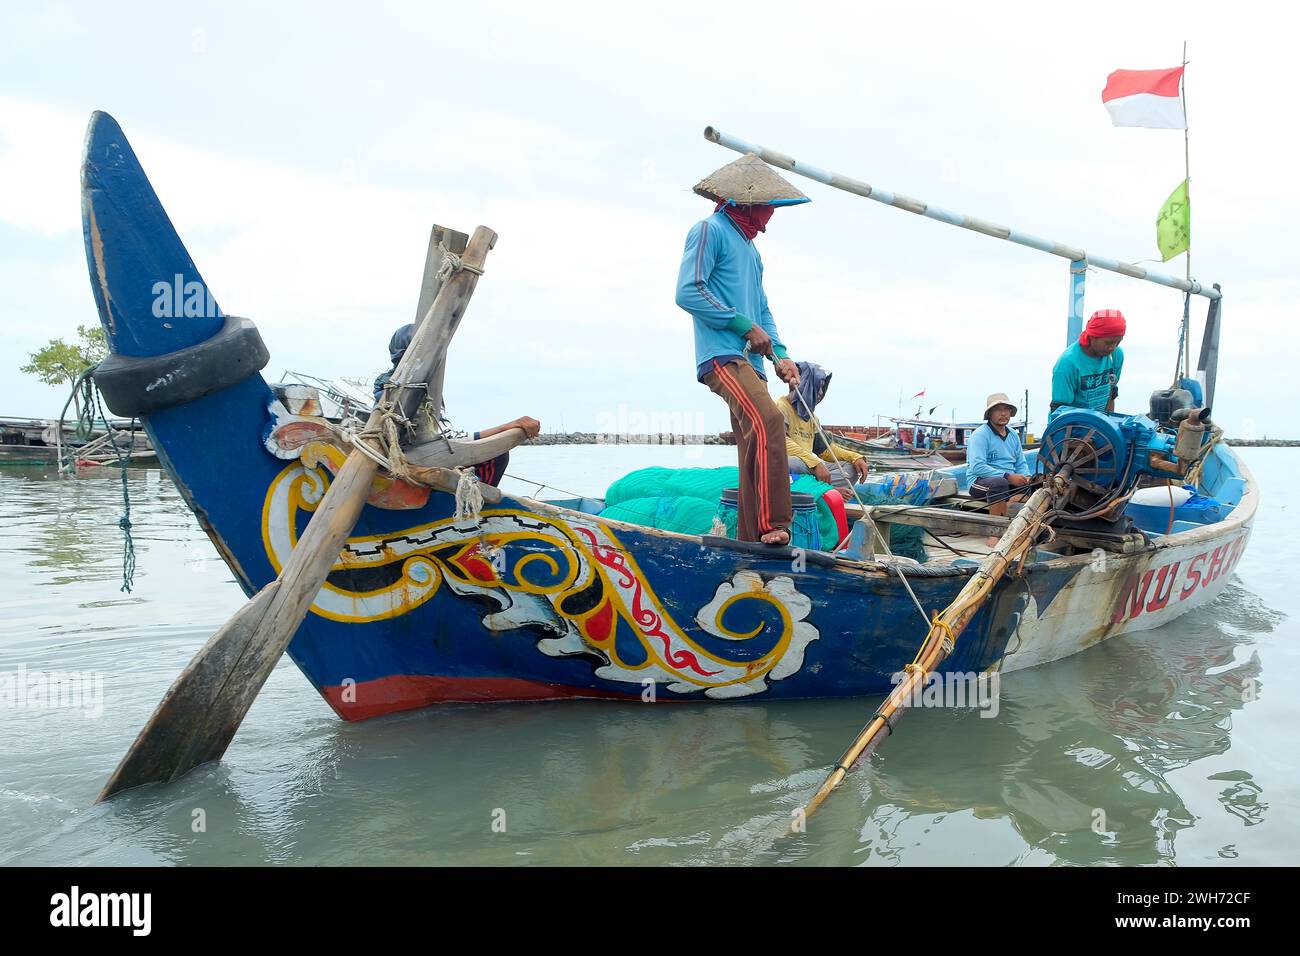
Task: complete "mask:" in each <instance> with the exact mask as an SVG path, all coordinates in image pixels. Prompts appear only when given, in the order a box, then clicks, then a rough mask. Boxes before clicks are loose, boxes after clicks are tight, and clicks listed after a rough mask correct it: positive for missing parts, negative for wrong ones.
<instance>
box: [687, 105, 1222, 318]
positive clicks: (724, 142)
mask: <svg viewBox="0 0 1300 956" xmlns="http://www.w3.org/2000/svg"><path fill="white" fill-rule="evenodd" d="M704 138H705V139H707V140H709V141H710V142H712V143H717V144H718V145H719V146H725V147H727V149H733V150H735V151H736V152H738V153H756V154H757V155H758V157H759V158H760V159H762V160H763V162H765V163H767V164H768V165H770V166H776V167H778V168H780V169H785V170H789V171H790V172H792V173H798V174H799V175H800V176H806V177H807V178H809V179H813V180H816V181H817V182H819V183H824V184H825V185H827V186H834V187H835V188H836V189H842V190H844V191H845V192H847V193H853V194H854V195H855V196H864V197H866V198H867V199H874V200H875V201H876V202H879V203H884V204H885V205H886V206H894V207H896V208H898V209H904V210H906V211H907V212H911V213H915V214H916V215H918V216H925V217H926V218H927V219H936V220H938V221H939V222H946V223H947V224H948V225H950V226H960V227H961V228H962V229H969V230H971V231H972V232H979V233H983V234H984V235H986V236H992V237H993V238H994V239H1005V240H1006V241H1007V242H1014V243H1017V244H1018V245H1022V246H1028V247H1029V248H1030V249H1037V250H1038V251H1039V252H1047V253H1050V254H1051V255H1054V256H1060V257H1061V258H1062V259H1069V260H1070V261H1071V262H1078V261H1085V262H1087V264H1088V265H1092V266H1096V267H1097V268H1098V269H1105V270H1106V271H1107V272H1117V273H1119V274H1120V275H1124V276H1129V277H1130V278H1133V279H1142V280H1143V281H1146V282H1154V283H1156V284H1157V285H1163V286H1168V287H1169V288H1171V289H1178V290H1180V291H1182V292H1190V293H1192V294H1193V295H1203V296H1205V297H1206V298H1207V299H1217V298H1219V297H1220V293H1219V290H1218V289H1215V288H1212V287H1209V288H1207V287H1205V286H1202V285H1201V283H1199V282H1197V281H1196V280H1195V279H1191V278H1187V279H1180V278H1178V277H1176V276H1170V275H1165V274H1164V273H1161V272H1152V271H1151V270H1150V269H1144V268H1142V266H1139V265H1134V264H1133V263H1131V262H1123V261H1121V260H1119V259H1111V258H1108V257H1106V256H1098V255H1093V254H1091V253H1088V252H1085V251H1084V250H1083V249H1081V248H1078V247H1076V246H1071V245H1067V244H1066V243H1063V242H1057V241H1056V240H1054V239H1042V238H1039V237H1038V236H1034V235H1030V234H1029V233H1027V232H1020V231H1019V230H1016V229H1011V228H1008V227H1007V226H999V225H998V224H997V223H993V222H986V221H985V220H983V219H977V218H975V217H974V216H967V215H965V214H964V213H959V212H950V211H949V210H947V209H941V208H940V207H938V206H934V205H931V204H930V203H927V202H925V201H924V200H920V199H913V198H911V197H910V196H904V195H902V194H901V193H891V192H889V191H888V190H884V189H880V188H878V187H875V186H871V185H869V184H867V183H864V182H863V181H862V180H860V179H853V178H852V177H850V176H841V175H840V174H839V173H832V172H828V171H827V170H824V169H818V168H817V167H816V166H810V165H809V164H808V163H805V162H802V161H799V160H796V159H793V158H792V157H790V156H787V155H785V154H784V153H778V152H776V151H775V150H771V149H767V148H766V147H764V146H757V145H755V144H753V143H747V142H745V141H744V140H743V139H737V138H736V137H734V136H730V135H728V134H727V133H724V132H722V131H721V130H719V129H715V128H714V127H712V126H709V127H706V128H705V130H704Z"/></svg>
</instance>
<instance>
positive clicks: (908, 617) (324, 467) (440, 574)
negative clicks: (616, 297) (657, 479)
mask: <svg viewBox="0 0 1300 956" xmlns="http://www.w3.org/2000/svg"><path fill="white" fill-rule="evenodd" d="M83 215H84V223H85V232H86V247H87V260H88V262H89V265H90V271H91V285H92V288H93V290H94V294H95V299H96V304H97V306H98V308H99V312H100V316H101V321H102V324H103V326H104V329H105V331H106V333H107V335H108V339H109V343H110V347H111V349H112V351H113V352H114V353H115V354H119V355H123V356H134V357H149V356H159V355H167V354H170V353H173V352H176V351H177V350H180V349H184V348H187V347H189V346H193V345H196V344H198V343H201V342H205V341H207V340H209V339H211V338H212V337H213V336H214V335H216V334H217V332H218V331H219V330H220V329H221V328H222V325H223V321H224V316H223V315H222V313H221V311H220V308H219V307H217V306H216V302H215V299H214V298H213V297H212V295H211V293H210V291H209V290H208V288H207V286H206V284H205V283H204V281H203V279H202V276H201V275H200V274H199V272H198V270H197V268H196V267H195V265H194V262H193V260H192V259H191V258H190V256H189V254H188V252H187V251H186V249H185V247H184V245H183V243H182V242H181V240H180V238H179V236H178V235H177V233H176V230H175V229H174V228H173V227H172V224H171V222H170V220H169V219H168V218H167V215H166V213H165V212H164V211H163V208H162V205H161V203H160V202H159V201H158V198H157V196H156V195H155V194H154V191H153V189H152V187H151V186H150V184H149V181H148V179H147V178H146V177H145V174H144V172H143V170H142V169H141V167H140V164H139V162H138V160H137V159H136V156H135V154H134V152H133V151H132V149H131V147H130V145H129V143H128V142H127V140H126V138H125V136H124V135H123V133H122V131H121V129H120V128H119V127H118V125H117V123H116V122H115V121H114V120H113V119H112V118H111V117H109V116H107V115H106V114H102V113H96V114H95V116H94V117H93V118H92V121H91V126H90V130H89V132H88V135H87V142H86V155H85V164H84V168H83ZM163 286H167V287H169V291H167V293H166V296H167V301H168V302H169V303H170V306H169V307H163V308H160V301H162V300H161V299H160V296H162V295H163V291H162V289H163ZM180 292H183V293H184V294H183V295H180V294H178V293H180ZM181 299H183V300H184V301H183V302H181V301H180V300H181ZM164 305H166V303H164ZM178 313H179V314H178ZM276 406H277V403H276V400H275V397H274V395H273V394H272V392H271V390H270V389H269V388H268V386H267V385H266V383H265V382H264V381H263V380H262V378H261V376H260V375H257V374H253V375H250V376H248V377H246V378H244V379H243V380H242V381H239V382H238V383H236V384H233V385H230V386H229V387H225V388H223V389H221V390H220V391H217V392H215V393H213V394H210V395H206V396H204V397H201V398H198V399H196V400H193V401H188V402H186V403H184V404H180V405H177V406H175V407H170V408H166V409H163V410H161V411H157V412H154V413H153V414H150V415H148V416H147V417H146V421H145V424H146V427H147V429H148V432H149V435H150V438H151V439H152V442H153V445H154V448H155V449H157V451H158V455H159V457H160V460H161V461H162V463H163V465H164V467H165V468H166V469H167V471H168V473H169V474H170V475H171V477H172V479H173V480H174V481H175V483H176V485H177V487H178V488H179V489H180V490H181V492H182V494H183V495H184V497H185V500H186V502H187V503H188V504H189V506H190V507H191V509H193V511H194V513H195V514H196V515H197V516H198V518H199V520H200V522H201V523H202V525H203V527H204V528H205V530H206V531H207V532H208V534H209V536H210V537H211V539H212V541H213V542H214V544H215V545H216V546H217V548H218V549H219V551H220V553H221V554H222V555H223V557H224V558H225V560H226V562H227V563H228V565H229V566H230V568H231V570H232V572H233V573H234V575H235V577H236V578H237V580H238V581H239V582H240V584H241V586H242V587H243V588H244V590H245V592H246V593H248V594H250V595H251V594H253V593H255V592H256V591H257V590H258V589H260V588H262V587H263V586H265V585H266V584H268V583H270V582H271V581H273V580H274V579H275V577H276V575H277V573H278V571H279V568H280V566H281V564H282V562H283V561H284V560H285V558H286V556H287V554H288V553H289V551H290V550H291V549H292V547H293V544H294V542H295V541H296V539H297V536H298V534H299V533H300V532H301V531H302V529H303V528H304V527H305V525H306V523H307V521H308V520H309V519H310V517H311V513H312V509H313V508H314V506H315V504H316V503H317V502H319V500H320V498H321V497H322V495H323V493H324V490H325V488H326V487H327V486H328V483H329V481H330V480H331V476H332V474H333V473H334V471H335V470H336V469H337V467H338V465H339V463H340V461H341V452H339V450H338V449H337V448H336V447H334V446H333V445H332V444H330V443H329V442H327V441H323V440H322V441H309V442H306V443H305V444H303V445H302V447H301V448H298V449H296V450H295V451H294V452H293V453H291V454H289V453H284V452H281V453H279V456H277V453H273V451H274V447H273V445H272V444H271V443H269V441H268V439H269V437H270V433H271V429H272V425H273V421H274V414H275V413H276V411H277V408H276ZM280 411H283V410H282V409H280ZM1224 461H1225V462H1228V464H1227V465H1225V466H1224V467H1225V468H1232V467H1235V465H1233V464H1232V463H1233V462H1235V459H1233V458H1231V456H1230V454H1228V455H1225V456H1224ZM1235 473H1236V472H1235V471H1234V472H1233V474H1235ZM1252 493H1253V492H1252ZM1248 510H1249V514H1247V513H1245V512H1243V511H1242V510H1241V508H1238V510H1237V511H1236V512H1234V514H1236V515H1237V517H1238V518H1239V519H1242V520H1238V521H1236V523H1235V524H1233V523H1232V522H1231V521H1229V522H1224V523H1222V527H1221V528H1220V529H1219V532H1220V537H1221V539H1222V540H1218V539H1216V542H1215V543H1217V544H1220V545H1222V548H1221V552H1222V553H1221V554H1220V558H1219V569H1218V571H1216V574H1215V576H1214V578H1213V579H1212V581H1213V582H1215V586H1214V587H1211V586H1210V584H1211V581H1207V582H1206V584H1205V585H1203V586H1202V585H1201V584H1200V581H1201V578H1200V576H1198V578H1197V582H1196V586H1195V587H1194V589H1193V591H1192V592H1190V593H1189V594H1188V595H1187V596H1186V598H1180V599H1178V600H1177V601H1174V602H1173V606H1172V607H1167V606H1164V605H1162V606H1160V607H1153V608H1148V607H1147V598H1146V592H1147V590H1149V585H1150V583H1151V581H1152V578H1153V577H1154V575H1155V574H1156V573H1157V567H1158V564H1159V561H1160V560H1162V556H1161V555H1160V554H1159V553H1157V549H1152V551H1151V553H1149V554H1138V555H1125V556H1119V557H1116V558H1115V559H1114V561H1113V562H1112V564H1111V567H1109V568H1108V569H1107V570H1106V571H1105V573H1104V574H1098V573H1097V572H1096V569H1095V567H1093V568H1090V566H1089V564H1088V561H1087V560H1081V559H1061V560H1048V561H1041V562H1038V563H1035V564H1032V565H1031V566H1029V567H1028V568H1026V569H1025V571H1024V574H1023V575H1022V576H1020V577H1018V578H1013V579H1009V580H1007V581H1006V582H1005V583H1004V584H1003V585H1002V586H1000V587H999V589H998V590H997V591H996V592H995V594H994V596H993V598H992V599H991V600H990V601H989V602H988V603H987V604H986V605H985V606H984V607H983V608H982V609H981V610H980V611H979V612H978V614H977V615H976V617H975V618H974V619H973V620H972V621H971V623H970V624H969V626H968V627H967V629H966V631H965V633H964V634H963V636H962V638H961V640H960V642H959V643H958V646H957V649H956V652H955V653H954V654H953V655H952V656H951V657H950V658H949V659H948V660H947V661H946V663H945V670H946V671H948V672H951V673H961V674H971V673H981V672H986V671H993V670H998V669H1012V666H1028V665H1029V664H1032V663H1040V662H1042V661H1043V660H1049V659H1054V658H1055V657H1060V656H1064V655H1065V654H1067V653H1073V652H1074V651H1075V650H1078V649H1080V648H1082V647H1086V646H1088V645H1089V644H1091V643H1095V642H1096V641H1098V640H1101V639H1103V638H1104V637H1107V636H1110V635H1112V634H1114V633H1120V632H1122V631H1124V630H1127V629H1132V628H1134V627H1145V626H1154V625H1155V624H1156V623H1161V622H1162V621H1163V620H1164V619H1166V618H1167V617H1168V616H1169V615H1170V614H1173V613H1174V612H1177V613H1182V612H1183V611H1185V610H1186V609H1187V608H1190V607H1192V606H1195V605H1196V604H1199V603H1201V602H1202V601H1204V600H1209V599H1211V598H1212V597H1213V595H1214V594H1215V593H1217V591H1218V588H1219V587H1221V586H1222V582H1224V581H1226V579H1227V571H1230V569H1231V566H1232V564H1233V563H1235V561H1236V560H1237V559H1238V558H1239V556H1240V552H1241V549H1242V548H1243V547H1244V543H1245V537H1246V534H1247V533H1248V530H1249V520H1248V518H1249V516H1250V515H1253V498H1252V499H1251V506H1250V508H1249V509H1248ZM453 514H454V500H453V497H452V496H451V495H449V494H446V493H442V492H437V491H432V492H427V491H422V490H419V489H413V488H411V487H410V486H401V487H399V486H397V485H396V484H395V483H394V482H392V481H390V480H388V479H383V478H381V479H377V480H376V482H375V485H374V486H373V488H372V495H371V499H370V504H369V505H368V506H367V507H366V508H365V509H364V510H363V512H362V515H361V519H360V521H359V522H358V524H357V526H356V528H355V530H354V531H353V533H352V535H351V537H350V538H349V540H348V544H347V547H346V549H345V551H344V553H343V554H342V555H341V556H340V559H339V561H338V562H337V563H336V565H335V567H334V570H333V571H332V573H331V575H330V579H329V581H328V583H327V584H326V586H325V587H324V588H322V590H321V592H320V594H319V595H318V596H317V598H316V601H315V603H314V604H313V606H312V609H311V611H310V612H309V613H308V615H307V617H306V619H305V620H304V622H303V624H302V626H301V627H300V629H299V630H298V632H297V634H296V635H295V637H294V639H293V641H292V643H291V644H290V646H289V654H290V655H291V657H292V658H293V660H294V661H295V662H296V663H297V665H298V666H299V667H300V668H301V670H302V671H303V673H304V674H305V675H306V676H307V677H308V679H309V680H310V681H311V682H312V684H313V685H314V686H315V687H316V688H317V689H318V690H319V691H320V692H321V694H322V695H323V696H324V697H325V699H326V700H327V701H328V702H329V703H330V705H331V706H332V707H333V708H334V709H335V710H336V711H337V712H338V714H339V715H340V716H342V717H344V718H346V719H360V718H367V717H371V716H375V715H378V714H383V713H388V712H391V711H396V710H404V709H411V708H416V707H422V706H425V705H428V704H431V703H435V702H442V701H483V700H543V699H559V698H569V697H606V698H616V699H629V700H643V699H655V700H660V701H662V700H718V701H727V700H742V699H754V698H782V699H785V698H816V697H840V696H855V695H869V694H880V693H884V692H887V691H888V690H889V689H890V688H891V687H892V686H893V679H894V677H895V675H896V673H897V672H898V670H899V668H900V667H901V665H903V664H904V663H906V662H907V661H909V660H911V659H912V657H913V655H914V653H915V651H916V646H917V644H918V642H919V640H920V638H921V637H922V636H923V634H924V630H925V626H924V624H923V622H922V620H921V617H920V615H919V614H918V610H917V607H916V606H915V603H914V602H913V599H912V597H911V596H910V595H909V594H908V593H907V591H906V590H905V589H904V588H903V587H902V586H901V585H900V582H899V580H898V577H897V574H896V572H892V571H891V570H890V569H888V568H886V567H883V566H882V565H880V564H877V563H874V562H868V561H858V560H852V559H847V558H843V557H837V556H832V555H828V554H812V555H805V556H802V557H800V556H798V555H794V556H792V555H790V554H789V553H785V552H771V553H756V552H752V551H747V550H744V549H743V548H738V547H736V546H734V545H728V544H726V543H720V542H716V541H714V540H713V539H701V538H696V537H689V536H683V535H674V534H668V533H664V532H658V531H653V530H650V529H643V528H636V527H633V526H629V525H622V524H618V523H613V522H605V521H601V520H600V519H598V518H596V517H594V516H592V515H588V514H583V513H581V512H579V511H573V510H567V509H562V508H555V507H551V506H548V505H546V504H544V503H541V502H536V501H532V500H530V499H523V498H510V497H506V498H504V499H503V500H502V501H501V502H500V503H499V504H494V505H492V506H490V507H487V508H485V509H484V510H483V511H482V514H481V516H480V520H478V521H462V522H460V523H457V522H456V521H455V520H454V519H453ZM1229 525H1231V527H1229ZM1173 537H1174V538H1177V537H1179V536H1177V535H1175V536H1173ZM1234 542H1236V544H1235V548H1236V550H1235V553H1234V552H1232V551H1231V548H1232V547H1233V546H1234ZM1190 546H1191V547H1192V548H1193V549H1195V548H1198V547H1200V543H1199V542H1192V543H1191V545H1190ZM1207 553H1208V552H1207ZM1229 555H1231V557H1229ZM1202 557H1204V555H1202ZM1188 560H1189V561H1190V555H1189V558H1188ZM1182 566H1183V563H1182V559H1180V567H1182ZM970 573H971V569H970V568H969V567H965V568H962V567H944V568H938V569H935V570H926V571H925V572H915V573H914V574H910V575H909V580H910V582H911V585H912V589H913V590H914V591H915V594H916V597H917V599H918V600H919V601H920V603H921V604H922V605H923V606H924V607H925V608H926V609H927V611H933V610H938V609H941V608H943V607H944V606H945V605H947V604H948V603H949V601H950V600H951V599H952V598H953V597H954V596H955V595H956V594H957V592H958V591H959V590H960V589H961V587H962V586H963V585H964V584H965V583H966V580H967V578H968V575H969V574H970ZM1179 573H1180V572H1179V571H1178V569H1175V570H1174V572H1172V573H1171V572H1169V570H1168V568H1166V571H1165V573H1164V574H1163V575H1161V576H1160V582H1161V583H1160V585H1158V586H1157V587H1156V591H1157V592H1159V591H1160V589H1161V586H1163V584H1164V582H1165V579H1166V578H1168V579H1169V583H1168V586H1169V588H1171V589H1172V588H1173V587H1174V577H1175V576H1177V575H1178V574H1179ZM1181 573H1182V574H1185V573H1186V569H1185V568H1184V571H1183V572H1181ZM1143 574H1146V575H1147V585H1146V586H1144V587H1143V597H1142V599H1141V601H1139V602H1138V603H1139V604H1141V613H1139V614H1135V615H1134V616H1133V617H1131V618H1129V617H1124V618H1123V619H1119V618H1116V615H1117V614H1118V613H1119V612H1118V610H1117V608H1120V607H1122V608H1123V609H1124V610H1125V613H1127V610H1128V609H1130V608H1131V607H1132V606H1133V605H1134V601H1135V594H1134V593H1130V591H1135V589H1136V587H1137V584H1134V587H1133V588H1130V589H1128V590H1125V589H1126V588H1127V587H1128V585H1127V582H1128V580H1129V578H1132V579H1133V580H1134V581H1136V582H1138V583H1141V581H1142V575H1143ZM1181 581H1182V579H1181V578H1180V582H1181ZM1179 593H1181V591H1180V592H1179ZM1188 598H1189V599H1190V600H1188ZM1166 601H1167V602H1168V601H1169V598H1168V597H1167V598H1166ZM1125 602H1127V603H1125ZM1063 608H1064V609H1065V610H1063ZM1148 611H1149V612H1150V613H1147V612H1148ZM1166 612H1168V613H1166ZM1143 614H1145V616H1143ZM1139 617H1140V618H1141V620H1139Z"/></svg>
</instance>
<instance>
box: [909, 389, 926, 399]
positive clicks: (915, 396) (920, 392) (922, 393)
mask: <svg viewBox="0 0 1300 956" xmlns="http://www.w3.org/2000/svg"><path fill="white" fill-rule="evenodd" d="M924 394H925V389H921V390H920V391H919V392H917V393H916V394H915V395H913V396H912V397H913V398H920V397H921V396H922V395H924Z"/></svg>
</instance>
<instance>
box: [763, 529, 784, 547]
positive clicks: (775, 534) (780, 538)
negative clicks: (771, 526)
mask: <svg viewBox="0 0 1300 956" xmlns="http://www.w3.org/2000/svg"><path fill="white" fill-rule="evenodd" d="M760 540H761V541H762V542H763V543H764V544H773V545H776V546H777V547H782V546H784V545H787V544H789V543H790V532H789V531H786V530H785V529H784V528H777V529H776V530H775V531H769V532H768V533H767V534H765V535H763V537H762V538H761V539H760Z"/></svg>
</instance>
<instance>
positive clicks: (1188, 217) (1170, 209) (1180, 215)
mask: <svg viewBox="0 0 1300 956" xmlns="http://www.w3.org/2000/svg"><path fill="white" fill-rule="evenodd" d="M1156 245H1157V246H1158V247H1159V249H1160V255H1162V256H1164V261H1165V262H1168V261H1169V260H1170V259H1172V258H1173V257H1174V256H1176V255H1178V253H1180V252H1186V251H1187V250H1188V249H1189V248H1190V247H1191V245H1192V207H1191V204H1190V203H1189V202H1188V200H1187V180H1185V179H1184V180H1183V181H1182V182H1181V183H1179V184H1178V188H1177V189H1175V190H1174V191H1173V192H1172V193H1170V194H1169V198H1168V199H1166V200H1165V204H1164V205H1163V206H1161V207H1160V215H1158V216H1156Z"/></svg>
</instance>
